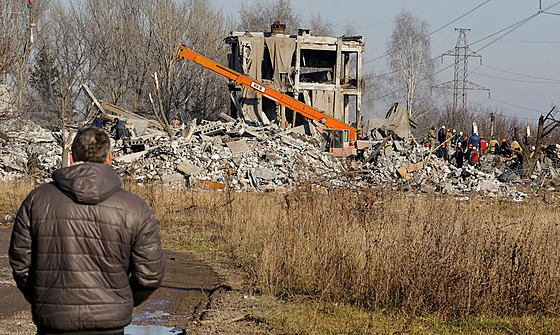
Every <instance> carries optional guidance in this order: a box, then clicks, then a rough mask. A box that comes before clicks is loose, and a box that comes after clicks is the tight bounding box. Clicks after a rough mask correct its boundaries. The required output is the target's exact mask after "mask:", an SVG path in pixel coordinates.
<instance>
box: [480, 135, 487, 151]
mask: <svg viewBox="0 0 560 335" xmlns="http://www.w3.org/2000/svg"><path fill="white" fill-rule="evenodd" d="M487 148H488V142H486V140H485V139H484V136H480V154H481V155H482V154H485V153H486V149H487Z"/></svg>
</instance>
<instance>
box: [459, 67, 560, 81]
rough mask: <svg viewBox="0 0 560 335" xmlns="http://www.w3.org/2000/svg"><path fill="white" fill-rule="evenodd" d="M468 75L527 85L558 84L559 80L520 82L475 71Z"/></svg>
mask: <svg viewBox="0 0 560 335" xmlns="http://www.w3.org/2000/svg"><path fill="white" fill-rule="evenodd" d="M470 73H475V74H477V75H479V76H483V77H488V78H494V79H500V80H506V81H513V82H519V83H529V84H560V80H556V81H534V80H522V79H511V78H503V77H498V76H492V75H489V74H482V73H478V72H476V71H474V70H473V71H471V72H470Z"/></svg>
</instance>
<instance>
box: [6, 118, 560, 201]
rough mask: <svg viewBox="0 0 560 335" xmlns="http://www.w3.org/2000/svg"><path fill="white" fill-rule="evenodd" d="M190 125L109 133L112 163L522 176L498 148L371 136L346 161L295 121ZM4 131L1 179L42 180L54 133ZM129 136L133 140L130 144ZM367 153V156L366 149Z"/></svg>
mask: <svg viewBox="0 0 560 335" xmlns="http://www.w3.org/2000/svg"><path fill="white" fill-rule="evenodd" d="M193 127H194V128H193V129H190V131H189V133H190V135H189V136H188V137H186V136H175V137H173V138H169V136H167V134H165V133H163V132H160V133H159V135H158V134H156V135H151V136H150V137H149V140H146V141H138V140H136V141H137V142H134V141H135V139H126V138H125V139H122V140H119V141H116V142H115V143H114V151H115V158H114V161H113V162H114V163H113V164H114V167H115V169H116V171H117V172H118V173H119V174H120V175H121V176H122V177H123V178H128V179H130V180H134V181H136V182H137V183H142V184H145V183H150V182H154V181H155V182H160V183H163V184H164V185H167V186H170V187H179V188H184V187H201V188H209V189H225V188H228V189H231V190H235V191H246V190H251V191H284V190H290V189H293V188H296V187H299V186H301V185H306V183H309V184H311V185H313V186H323V187H326V188H330V187H345V188H348V187H351V188H362V189H365V188H371V187H388V188H392V189H394V190H404V191H407V190H411V191H412V190H416V191H418V192H424V193H431V192H441V193H449V194H457V195H461V194H466V193H470V192H480V193H482V194H487V195H489V196H497V197H511V198H515V199H519V198H523V196H524V194H523V193H521V192H519V191H518V190H517V187H516V186H517V185H518V184H519V183H525V181H521V180H520V177H519V175H518V174H517V173H516V172H515V171H514V170H512V169H510V168H509V167H511V166H512V165H514V161H513V160H512V159H505V158H502V157H499V156H494V155H489V154H487V155H483V156H482V157H481V162H480V163H481V164H480V166H479V167H473V166H469V165H466V166H465V167H463V168H457V167H455V166H454V165H453V164H450V163H449V162H445V161H444V160H443V159H441V158H437V157H436V156H435V155H434V154H430V151H429V148H426V147H423V146H419V145H414V144H408V143H406V142H405V141H401V140H397V141H391V140H389V141H372V142H371V144H370V147H369V148H368V149H367V150H366V152H365V153H364V157H366V159H358V160H357V161H352V160H349V159H345V158H340V157H335V156H333V155H331V154H330V153H328V152H326V151H324V150H323V149H321V148H322V146H321V137H320V135H319V134H318V133H314V135H306V134H305V133H304V132H303V131H301V129H298V130H297V131H295V132H293V131H292V130H291V129H281V128H279V127H278V126H276V125H274V124H270V125H268V126H263V127H253V126H248V125H247V124H245V123H244V122H241V121H238V120H228V121H225V122H222V121H216V122H209V121H204V122H202V123H201V124H200V125H197V126H193ZM307 128H313V127H307ZM302 129H303V128H302ZM178 132H181V131H180V130H178ZM181 133H183V134H184V133H185V131H184V129H183V131H182V132H181ZM6 135H7V138H8V140H7V141H4V143H3V145H2V148H1V150H2V156H1V157H2V159H1V161H0V179H1V180H3V181H14V180H19V179H21V178H22V177H23V176H33V177H35V178H36V180H37V181H38V182H44V181H47V180H49V178H50V175H51V173H52V172H53V171H54V170H56V169H57V168H58V167H59V166H60V164H61V155H62V147H61V143H62V141H61V138H62V134H61V133H56V132H49V131H46V130H44V129H41V128H40V127H38V126H34V127H32V128H28V129H25V130H24V131H20V132H11V133H10V132H9V133H6ZM132 142H133V143H137V145H136V146H135V147H134V150H131V148H130V143H132ZM372 153H375V157H369V156H370V155H372ZM545 153H546V157H545V158H544V159H543V160H542V162H541V163H540V165H539V167H538V168H537V173H536V175H535V176H533V177H534V178H533V180H532V181H531V182H532V183H533V184H534V185H537V186H543V184H544V181H545V179H548V180H554V179H555V178H557V176H558V174H559V170H558V162H560V146H557V145H553V146H550V147H548V148H547V149H546V150H545ZM551 186H554V185H547V187H551Z"/></svg>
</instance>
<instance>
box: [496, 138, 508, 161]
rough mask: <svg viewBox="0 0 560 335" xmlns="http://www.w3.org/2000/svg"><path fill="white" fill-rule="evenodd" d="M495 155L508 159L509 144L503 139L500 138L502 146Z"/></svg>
mask: <svg viewBox="0 0 560 335" xmlns="http://www.w3.org/2000/svg"><path fill="white" fill-rule="evenodd" d="M496 154H497V155H502V156H504V157H509V156H510V154H511V152H510V150H509V143H508V141H507V140H506V139H505V138H502V144H500V148H498V151H497V152H496Z"/></svg>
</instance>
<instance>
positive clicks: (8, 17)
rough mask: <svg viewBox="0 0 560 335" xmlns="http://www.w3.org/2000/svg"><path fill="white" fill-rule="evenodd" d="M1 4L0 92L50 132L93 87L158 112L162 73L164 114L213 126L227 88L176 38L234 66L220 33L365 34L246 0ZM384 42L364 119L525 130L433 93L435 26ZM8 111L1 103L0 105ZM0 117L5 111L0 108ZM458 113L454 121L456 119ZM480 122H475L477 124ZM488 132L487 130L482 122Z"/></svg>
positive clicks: (277, 4) (402, 26)
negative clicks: (225, 1) (456, 107)
mask: <svg viewBox="0 0 560 335" xmlns="http://www.w3.org/2000/svg"><path fill="white" fill-rule="evenodd" d="M32 3H33V4H32V6H31V5H30V3H29V2H27V1H22V0H5V1H3V2H2V4H0V29H1V30H2V34H0V85H2V84H5V85H7V87H9V88H11V89H12V90H13V92H12V94H11V95H10V96H11V97H12V98H13V103H12V106H15V110H17V111H19V112H25V113H24V114H26V115H32V116H33V117H34V118H35V119H37V120H40V121H41V124H42V125H43V126H47V127H50V128H52V129H61V128H64V127H65V126H66V125H67V124H68V123H70V122H72V120H75V119H76V118H77V117H78V118H79V117H80V116H81V115H84V114H85V113H86V111H87V110H88V108H90V102H89V100H88V99H87V98H86V97H85V96H84V94H82V93H81V91H80V87H81V85H83V84H85V85H87V86H88V87H89V88H90V89H91V90H92V91H93V93H94V95H95V96H96V97H98V98H100V99H102V100H103V101H106V102H108V103H112V104H115V105H119V106H122V107H123V108H125V109H127V110H130V111H133V112H136V113H139V114H142V115H150V114H152V113H153V111H152V105H151V103H150V94H151V95H154V93H155V79H154V76H155V74H156V73H157V76H158V78H159V85H160V92H161V96H160V98H161V101H162V105H163V109H164V110H165V111H166V112H167V114H168V115H167V116H168V118H169V119H171V118H173V117H178V118H179V119H181V120H182V121H184V122H188V121H190V120H191V119H193V118H195V117H196V118H199V119H205V118H206V119H212V118H215V117H216V116H217V115H218V114H219V113H220V112H227V111H228V110H229V108H230V102H229V96H228V92H227V81H226V80H225V79H224V78H221V77H219V76H217V75H214V74H212V73H210V72H209V71H207V70H204V69H203V68H202V67H200V66H198V65H196V64H194V63H193V62H182V63H179V64H178V63H176V62H175V61H174V55H175V52H176V50H177V46H178V45H179V43H184V44H186V45H188V46H189V47H190V48H191V49H193V50H195V51H197V52H199V53H201V54H203V55H205V56H206V57H208V58H210V59H213V60H215V61H217V62H219V63H221V64H227V53H228V51H229V47H228V45H226V44H225V43H224V38H225V37H226V36H228V35H229V32H230V31H232V30H239V31H245V30H247V31H267V30H269V29H270V24H271V23H273V22H275V21H277V20H280V21H281V22H285V23H286V24H287V28H288V32H291V33H294V32H296V31H297V29H298V28H300V27H302V24H304V25H305V26H306V27H310V28H311V31H312V33H314V34H315V35H325V36H336V35H337V32H338V35H343V34H345V35H351V34H355V35H359V34H360V31H359V29H357V28H356V27H355V26H353V25H352V24H347V25H345V26H342V27H339V26H337V25H336V24H334V23H332V22H329V21H328V20H326V19H324V18H323V17H322V16H321V14H320V13H319V12H317V13H313V14H311V15H310V17H308V18H305V19H303V18H302V15H301V14H300V13H298V12H297V11H296V10H295V8H294V6H293V4H292V2H291V1H290V0H263V1H248V0H243V1H242V2H241V3H240V5H239V12H238V13H237V14H238V15H237V18H234V16H233V15H226V14H225V13H223V11H222V10H221V9H219V8H216V7H215V6H214V4H213V3H212V1H211V0H174V1H161V0H77V1H62V0H37V1H33V2H32ZM393 24H394V27H393V34H392V35H391V36H389V37H388V39H387V44H386V45H385V50H386V55H385V60H386V62H387V65H388V69H389V70H388V71H387V72H388V73H385V74H376V73H364V78H365V80H366V91H365V92H364V93H365V94H364V99H363V109H364V110H363V113H364V114H365V115H366V116H369V117H373V115H371V113H369V114H368V111H372V110H374V108H376V107H377V109H383V106H386V107H387V109H388V108H389V107H390V106H391V105H392V103H393V102H400V103H402V104H404V105H406V107H407V108H408V109H409V111H411V114H412V116H413V117H414V118H417V120H418V122H419V125H420V127H419V129H418V130H417V131H416V132H417V136H421V135H422V134H423V133H424V132H425V131H426V130H427V129H429V128H430V127H431V126H436V127H437V126H440V125H442V124H445V125H446V126H448V127H451V128H456V129H461V130H463V131H470V124H471V123H472V121H477V123H479V124H482V125H484V124H485V123H489V114H490V113H491V112H493V113H495V114H496V115H497V118H496V133H497V135H498V136H500V137H508V138H509V137H511V135H512V131H513V128H514V127H516V126H520V121H519V120H517V119H516V118H511V117H507V116H506V114H504V113H503V112H502V111H497V110H496V109H492V108H482V107H480V106H476V105H471V106H469V110H468V111H452V110H451V107H450V106H449V104H446V103H445V102H446V101H450V100H451V98H452V95H453V92H452V91H451V90H449V91H438V90H436V89H434V88H433V87H434V83H435V82H436V71H435V69H436V66H435V63H434V57H433V55H432V54H431V48H430V36H429V33H428V31H429V25H428V23H427V22H425V21H422V20H421V19H418V18H416V17H414V16H412V14H411V13H409V12H407V11H406V10H403V11H402V12H400V13H399V14H398V15H397V16H396V17H395V19H394V23H393ZM0 106H1V105H0ZM2 114H6V113H5V111H3V113H2ZM456 114H459V115H456ZM474 118H476V120H475V119H474ZM482 129H484V126H483V127H482Z"/></svg>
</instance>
